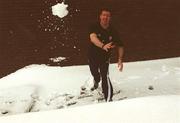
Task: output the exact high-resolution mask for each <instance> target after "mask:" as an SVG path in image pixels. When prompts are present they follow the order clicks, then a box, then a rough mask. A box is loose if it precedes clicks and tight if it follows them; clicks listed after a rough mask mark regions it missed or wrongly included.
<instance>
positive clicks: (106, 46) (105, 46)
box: [90, 33, 114, 52]
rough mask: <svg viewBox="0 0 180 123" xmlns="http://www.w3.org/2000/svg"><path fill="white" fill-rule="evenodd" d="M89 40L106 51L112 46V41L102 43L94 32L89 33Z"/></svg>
mask: <svg viewBox="0 0 180 123" xmlns="http://www.w3.org/2000/svg"><path fill="white" fill-rule="evenodd" d="M90 41H91V42H92V43H93V44H94V45H96V46H97V47H99V48H102V49H103V50H105V51H106V52H108V50H109V49H111V48H113V47H114V46H113V45H112V42H110V43H108V44H103V43H102V42H101V41H100V40H99V39H98V37H97V35H96V33H91V34H90Z"/></svg>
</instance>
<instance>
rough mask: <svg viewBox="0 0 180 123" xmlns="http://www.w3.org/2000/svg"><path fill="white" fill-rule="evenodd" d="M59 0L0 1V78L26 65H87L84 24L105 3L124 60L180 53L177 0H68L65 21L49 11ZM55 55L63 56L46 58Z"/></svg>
mask: <svg viewBox="0 0 180 123" xmlns="http://www.w3.org/2000/svg"><path fill="white" fill-rule="evenodd" d="M58 2H62V0H16V1H15V0H8V1H5V0H0V77H3V76H5V75H7V74H9V73H11V72H14V71H16V70H17V69H19V68H22V67H24V66H27V65H30V64H48V65H60V66H66V65H79V64H87V57H86V53H87V48H88V43H89V42H88V41H89V39H88V26H89V25H90V24H91V23H92V22H94V21H96V20H97V17H98V10H99V8H101V7H102V6H104V5H107V4H108V6H109V7H110V8H111V9H112V13H113V18H112V22H113V25H114V26H115V27H116V28H117V29H118V31H119V33H120V36H121V39H122V41H123V42H124V45H125V58H124V61H125V62H129V61H138V60H150V59H159V58H169V57H177V56H180V50H179V49H180V34H179V33H180V16H179V11H180V1H179V0H148V1H147V0H146V1H145V0H66V2H65V3H67V4H68V5H69V7H68V10H69V14H68V16H66V17H65V18H63V19H60V18H58V17H55V16H53V15H52V12H51V6H52V5H55V4H56V3H58ZM58 56H63V57H67V60H66V61H64V62H61V63H58V64H56V63H52V62H51V61H50V60H49V58H52V57H58ZM115 59H116V57H113V58H112V62H115Z"/></svg>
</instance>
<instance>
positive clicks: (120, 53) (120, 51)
mask: <svg viewBox="0 0 180 123" xmlns="http://www.w3.org/2000/svg"><path fill="white" fill-rule="evenodd" d="M123 55H124V48H123V46H118V69H119V71H122V70H123Z"/></svg>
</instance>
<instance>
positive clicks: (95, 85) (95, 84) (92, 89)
mask: <svg viewBox="0 0 180 123" xmlns="http://www.w3.org/2000/svg"><path fill="white" fill-rule="evenodd" d="M98 86H99V83H97V82H95V81H94V86H93V87H92V88H91V91H94V90H96V89H97V88H98Z"/></svg>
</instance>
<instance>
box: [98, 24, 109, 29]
mask: <svg viewBox="0 0 180 123" xmlns="http://www.w3.org/2000/svg"><path fill="white" fill-rule="evenodd" d="M100 25H101V27H102V28H103V29H107V28H108V27H109V24H103V23H100Z"/></svg>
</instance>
